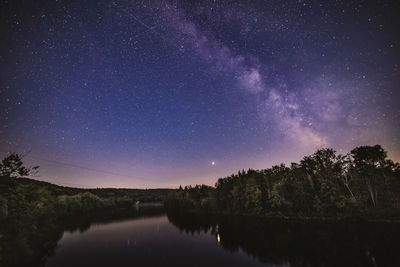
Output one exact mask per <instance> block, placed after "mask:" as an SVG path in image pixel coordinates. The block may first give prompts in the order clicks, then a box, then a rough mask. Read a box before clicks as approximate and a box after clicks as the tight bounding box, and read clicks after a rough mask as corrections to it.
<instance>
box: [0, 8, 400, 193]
mask: <svg viewBox="0 0 400 267" xmlns="http://www.w3.org/2000/svg"><path fill="white" fill-rule="evenodd" d="M391 2H392V3H391ZM395 2H396V1H347V0H344V1H326V2H325V1H301V0H299V1H289V0H288V1H282V0H276V1H230V0H229V1H228V0H225V1H201V2H200V1H196V2H195V1H178V2H175V1H83V0H79V1H72V0H68V1H67V0H65V1H61V0H59V1H17V0H10V1H3V0H1V5H0V10H1V11H0V12H1V13H0V14H1V20H0V34H1V35H0V36H1V37H0V38H1V41H0V67H1V71H0V151H1V152H0V156H1V157H3V156H5V155H6V153H5V152H7V151H15V152H19V153H26V152H28V151H30V153H29V154H28V155H27V156H26V157H25V161H26V162H28V163H30V164H39V165H40V166H41V167H40V176H39V177H37V179H40V180H45V181H50V182H53V183H56V184H60V185H67V186H79V187H139V188H156V187H176V186H179V185H180V184H182V185H187V184H201V183H205V184H210V185H213V184H214V182H215V181H216V180H217V178H219V177H224V176H227V175H230V174H231V173H236V172H237V171H238V170H239V169H248V168H267V167H270V166H271V165H273V164H279V163H281V162H284V163H290V162H292V161H293V162H294V161H299V160H300V159H301V158H302V157H303V156H304V155H307V154H310V153H313V152H314V151H315V150H316V149H318V148H323V147H331V148H334V149H335V150H337V151H338V152H339V153H347V152H349V150H350V149H352V148H354V147H355V146H358V145H375V144H381V145H382V146H383V147H384V148H385V149H386V150H387V151H388V152H389V156H390V157H391V158H392V159H393V160H395V161H399V160H400V139H399V138H400V134H399V133H400V123H399V122H400V88H399V85H400V72H399V64H400V49H399V48H400V30H399V29H400V28H399V26H398V25H400V16H399V15H398V13H397V11H398V10H400V5H399V4H398V3H397V4H396V3H395ZM213 162H214V163H213Z"/></svg>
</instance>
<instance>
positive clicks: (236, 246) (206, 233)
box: [0, 207, 400, 267]
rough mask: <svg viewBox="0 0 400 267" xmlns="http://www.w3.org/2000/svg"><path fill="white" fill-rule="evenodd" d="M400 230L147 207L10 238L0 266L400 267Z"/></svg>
mask: <svg viewBox="0 0 400 267" xmlns="http://www.w3.org/2000/svg"><path fill="white" fill-rule="evenodd" d="M399 226H400V225H399V224H383V223H379V224H378V223H374V224H372V223H354V222H353V223H349V222H348V223H344V222H341V223H339V222H331V223H327V222H325V223H311V222H305V221H302V222H284V221H271V220H265V219H259V218H258V219H256V218H240V217H215V216H200V215H193V214H191V215H190V214H181V213H171V212H169V213H167V214H165V212H164V211H163V209H162V207H158V208H157V207H152V208H149V209H148V210H139V212H138V211H135V209H133V211H114V212H103V213H98V214H91V215H87V216H80V217H78V218H69V219H68V220H67V219H66V220H65V221H63V223H62V224H60V225H43V227H42V228H41V229H36V230H35V231H32V233H30V234H29V235H25V236H21V235H9V236H7V237H5V238H6V240H7V243H6V244H7V253H6V254H4V253H3V260H4V259H6V260H5V261H3V262H2V263H3V264H0V266H48V267H53V266H57V267H62V266H74V267H77V266H96V267H101V266H266V265H267V266H400V253H398V249H399V245H398V241H399V240H400V227H399ZM3 240H4V238H3ZM4 255H5V256H6V257H5V258H4Z"/></svg>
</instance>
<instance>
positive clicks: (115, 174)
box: [0, 151, 146, 180]
mask: <svg viewBox="0 0 400 267" xmlns="http://www.w3.org/2000/svg"><path fill="white" fill-rule="evenodd" d="M0 152H1V153H6V154H8V153H9V152H6V151H0ZM25 157H28V158H33V159H37V160H42V161H46V162H49V163H53V164H58V165H64V166H68V167H73V168H78V169H84V170H88V171H93V172H98V173H103V174H109V175H114V176H121V177H125V178H131V179H134V180H146V179H140V178H135V177H132V176H129V175H126V174H121V173H116V172H110V171H104V170H99V169H94V168H88V167H85V166H80V165H77V164H73V163H67V162H61V161H56V160H50V159H46V158H42V157H37V156H31V155H25Z"/></svg>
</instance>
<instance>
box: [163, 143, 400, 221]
mask: <svg viewBox="0 0 400 267" xmlns="http://www.w3.org/2000/svg"><path fill="white" fill-rule="evenodd" d="M165 205H166V207H167V208H168V209H170V210H180V211H197V212H207V213H216V214H240V215H273V216H282V217H321V216H322V217H352V216H375V217H379V216H381V215H383V216H385V217H391V218H392V217H396V216H397V217H398V216H399V214H400V212H399V211H400V165H399V163H394V162H393V161H392V160H390V159H388V157H387V152H386V151H385V150H384V149H383V148H382V147H381V146H380V145H375V146H360V147H356V148H354V149H353V150H351V152H350V153H348V154H346V155H341V154H337V153H336V151H334V150H333V149H330V148H328V149H320V150H317V151H316V152H315V153H314V154H312V155H309V156H305V157H304V158H303V159H302V160H301V161H300V163H291V165H290V166H286V165H285V164H281V165H277V166H273V167H272V168H269V169H264V170H252V169H249V170H248V171H244V170H242V171H239V172H238V173H237V174H233V175H231V176H228V177H225V178H220V179H218V181H217V183H216V184H215V186H214V187H211V186H206V185H196V186H194V187H192V186H186V187H185V188H182V187H180V188H179V189H177V190H175V191H173V192H170V193H169V194H168V196H167V198H166V200H165Z"/></svg>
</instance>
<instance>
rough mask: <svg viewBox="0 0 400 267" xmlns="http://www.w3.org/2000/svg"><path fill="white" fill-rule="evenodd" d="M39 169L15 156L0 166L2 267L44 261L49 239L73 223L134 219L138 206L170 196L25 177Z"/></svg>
mask: <svg viewBox="0 0 400 267" xmlns="http://www.w3.org/2000/svg"><path fill="white" fill-rule="evenodd" d="M37 169H38V167H30V168H28V167H25V166H24V165H23V163H22V159H21V157H20V156H19V155H18V154H15V153H13V154H10V155H9V156H8V157H6V158H4V159H3V160H2V161H1V163H0V266H21V265H23V264H28V263H30V262H32V261H35V260H37V259H38V257H39V258H40V256H42V254H41V253H40V252H44V251H47V250H48V246H50V247H51V246H54V243H53V242H50V243H49V244H47V243H46V242H48V241H49V240H48V237H49V235H50V236H51V235H52V233H56V234H57V235H59V234H60V232H61V233H62V229H63V225H65V222H67V221H69V220H70V219H71V218H76V217H82V216H83V217H85V216H92V215H96V214H97V216H98V215H99V214H100V213H106V214H107V213H108V214H109V213H113V214H115V213H117V214H118V213H123V214H125V213H128V214H130V211H135V210H136V205H135V204H136V203H137V201H139V202H140V203H143V202H163V201H164V199H165V197H166V195H167V194H168V192H169V191H170V190H169V189H114V188H104V189H103V188H99V189H79V188H71V187H63V186H58V185H54V184H51V183H47V182H42V181H36V180H33V179H28V178H21V176H28V175H30V174H32V173H34V172H36V171H37ZM50 240H52V238H50ZM10 248H12V249H11V251H10ZM38 248H40V250H39V251H38ZM10 252H11V253H10Z"/></svg>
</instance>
